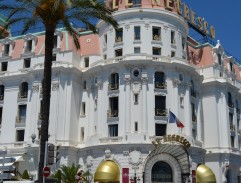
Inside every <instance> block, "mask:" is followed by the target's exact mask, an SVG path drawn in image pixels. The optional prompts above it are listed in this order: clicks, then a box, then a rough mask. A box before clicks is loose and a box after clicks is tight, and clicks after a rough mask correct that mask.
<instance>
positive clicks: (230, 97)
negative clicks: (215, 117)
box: [228, 92, 234, 108]
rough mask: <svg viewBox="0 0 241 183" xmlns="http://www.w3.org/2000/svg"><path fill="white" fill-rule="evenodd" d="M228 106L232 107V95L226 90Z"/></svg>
mask: <svg viewBox="0 0 241 183" xmlns="http://www.w3.org/2000/svg"><path fill="white" fill-rule="evenodd" d="M228 106H229V107H232V108H233V107H234V106H233V100H232V95H231V93H230V92H228Z"/></svg>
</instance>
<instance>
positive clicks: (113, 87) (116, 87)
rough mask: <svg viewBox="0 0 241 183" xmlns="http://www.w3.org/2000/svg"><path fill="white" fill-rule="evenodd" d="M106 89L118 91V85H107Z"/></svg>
mask: <svg viewBox="0 0 241 183" xmlns="http://www.w3.org/2000/svg"><path fill="white" fill-rule="evenodd" d="M108 89H109V90H118V89H119V83H114V84H109V85H108Z"/></svg>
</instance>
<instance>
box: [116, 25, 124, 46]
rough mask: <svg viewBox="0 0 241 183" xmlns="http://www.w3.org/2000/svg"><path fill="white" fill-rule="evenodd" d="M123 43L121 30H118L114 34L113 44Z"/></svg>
mask: <svg viewBox="0 0 241 183" xmlns="http://www.w3.org/2000/svg"><path fill="white" fill-rule="evenodd" d="M122 41H123V29H122V28H119V29H117V30H116V32H115V42H116V43H118V42H122Z"/></svg>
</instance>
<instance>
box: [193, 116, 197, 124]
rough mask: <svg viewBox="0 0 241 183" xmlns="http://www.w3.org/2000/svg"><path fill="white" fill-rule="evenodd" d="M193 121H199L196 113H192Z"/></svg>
mask: <svg viewBox="0 0 241 183" xmlns="http://www.w3.org/2000/svg"><path fill="white" fill-rule="evenodd" d="M192 122H193V123H196V122H197V116H196V115H195V114H193V115H192Z"/></svg>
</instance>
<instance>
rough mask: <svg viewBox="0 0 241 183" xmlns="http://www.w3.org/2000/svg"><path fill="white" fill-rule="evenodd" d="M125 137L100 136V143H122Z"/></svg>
mask: <svg viewBox="0 0 241 183" xmlns="http://www.w3.org/2000/svg"><path fill="white" fill-rule="evenodd" d="M122 139H123V137H119V136H118V137H104V138H100V143H107V144H109V143H120V142H122Z"/></svg>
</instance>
